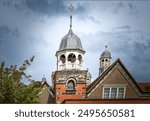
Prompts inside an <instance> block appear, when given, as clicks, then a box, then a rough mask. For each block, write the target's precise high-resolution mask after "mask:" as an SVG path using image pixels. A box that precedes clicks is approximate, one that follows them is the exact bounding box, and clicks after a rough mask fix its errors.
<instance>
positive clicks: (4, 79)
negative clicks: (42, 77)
mask: <svg viewBox="0 0 150 121" xmlns="http://www.w3.org/2000/svg"><path fill="white" fill-rule="evenodd" d="M33 60H34V56H33V57H32V58H31V59H29V60H25V61H24V63H23V64H22V66H21V67H19V68H17V66H16V65H15V66H10V67H9V68H6V67H5V64H4V62H2V63H1V65H0V103H3V104H8V103H11V104H13V103H16V104H17V103H19V104H27V103H29V104H31V103H38V102H39V91H40V86H41V83H40V82H36V81H30V84H28V85H25V84H24V83H22V82H21V81H20V80H21V79H22V77H26V78H27V79H28V80H31V79H30V78H31V75H27V74H26V73H25V70H26V69H27V67H28V66H30V64H31V63H32V62H33Z"/></svg>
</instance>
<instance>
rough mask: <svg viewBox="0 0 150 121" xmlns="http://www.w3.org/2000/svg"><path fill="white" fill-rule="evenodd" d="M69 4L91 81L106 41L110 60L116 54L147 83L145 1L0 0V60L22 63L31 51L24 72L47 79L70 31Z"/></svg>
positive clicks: (149, 37)
mask: <svg viewBox="0 0 150 121" xmlns="http://www.w3.org/2000/svg"><path fill="white" fill-rule="evenodd" d="M70 4H73V5H74V8H75V10H74V11H73V13H72V15H73V32H74V33H75V34H76V35H78V36H79V37H80V39H81V41H82V46H83V49H84V50H85V51H86V54H85V60H84V68H85V69H87V68H88V69H89V71H90V72H91V74H92V77H93V78H92V79H93V80H94V79H95V78H96V77H97V76H98V69H99V57H100V55H101V53H102V51H104V49H105V45H107V46H108V50H109V51H110V52H111V55H112V60H111V63H113V62H114V61H115V60H116V59H117V58H120V59H121V61H122V62H123V64H124V65H125V66H126V67H127V69H128V70H129V72H130V73H131V74H132V75H133V77H134V78H135V79H136V80H137V81H150V57H149V53H150V13H149V12H150V0H144V1H143V0H137V1H136V0H127V1H126V0H120V1H119V0H116V1H115V0H108V1H103V0H99V1H98V0H96V1H88V0H87V1H83V0H82V1H80V0H77V1H71V0H64V1H62V0H13V1H12V0H0V62H2V61H5V63H6V65H7V66H9V65H11V64H13V65H16V64H17V65H21V64H22V63H23V61H24V60H26V59H29V58H30V57H31V56H32V55H35V60H34V62H33V63H32V65H31V66H30V67H29V68H28V70H27V73H28V74H31V75H32V79H35V80H41V79H42V77H43V75H45V77H46V78H47V80H48V82H49V83H50V80H51V73H52V71H55V70H56V57H55V53H56V51H57V50H58V48H59V44H60V41H61V38H62V37H63V36H64V35H65V34H67V33H68V30H69V16H70V12H69V11H68V6H69V5H70Z"/></svg>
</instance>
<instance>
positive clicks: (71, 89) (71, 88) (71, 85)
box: [66, 79, 76, 94]
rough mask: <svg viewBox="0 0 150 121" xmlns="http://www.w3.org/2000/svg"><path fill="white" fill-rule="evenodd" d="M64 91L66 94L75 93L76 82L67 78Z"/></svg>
mask: <svg viewBox="0 0 150 121" xmlns="http://www.w3.org/2000/svg"><path fill="white" fill-rule="evenodd" d="M66 93H67V94H75V93H76V83H75V81H74V80H72V79H71V80H69V81H67V83H66Z"/></svg>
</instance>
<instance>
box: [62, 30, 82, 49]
mask: <svg viewBox="0 0 150 121" xmlns="http://www.w3.org/2000/svg"><path fill="white" fill-rule="evenodd" d="M66 49H79V50H82V51H83V48H82V44H81V40H80V38H79V37H78V36H77V35H75V34H74V33H73V31H72V29H71V28H70V30H69V32H68V34H67V35H65V36H64V37H63V38H62V40H61V43H60V47H59V51H60V50H66Z"/></svg>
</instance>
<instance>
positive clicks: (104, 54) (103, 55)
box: [100, 46, 111, 59]
mask: <svg viewBox="0 0 150 121" xmlns="http://www.w3.org/2000/svg"><path fill="white" fill-rule="evenodd" d="M105 48H106V49H105V51H103V52H102V54H101V56H100V59H102V58H109V59H111V54H110V52H109V51H108V50H107V46H105Z"/></svg>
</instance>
